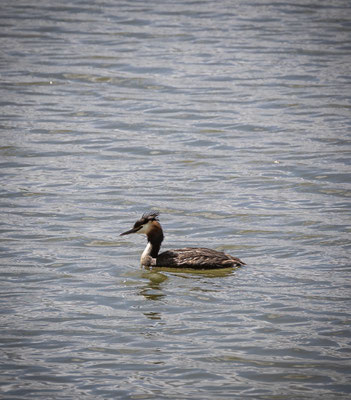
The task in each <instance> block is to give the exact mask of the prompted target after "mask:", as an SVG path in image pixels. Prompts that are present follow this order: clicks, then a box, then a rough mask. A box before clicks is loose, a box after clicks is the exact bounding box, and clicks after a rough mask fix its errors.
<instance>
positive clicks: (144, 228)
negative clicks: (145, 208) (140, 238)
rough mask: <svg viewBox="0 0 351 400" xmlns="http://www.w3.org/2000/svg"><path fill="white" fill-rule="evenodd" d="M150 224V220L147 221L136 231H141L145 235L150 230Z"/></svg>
mask: <svg viewBox="0 0 351 400" xmlns="http://www.w3.org/2000/svg"><path fill="white" fill-rule="evenodd" d="M150 225H151V222H148V223H147V224H145V225H143V227H142V228H141V229H139V230H138V232H137V233H143V234H144V235H146V234H147V233H148V232H149V230H150Z"/></svg>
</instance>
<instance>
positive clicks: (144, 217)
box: [134, 211, 160, 228]
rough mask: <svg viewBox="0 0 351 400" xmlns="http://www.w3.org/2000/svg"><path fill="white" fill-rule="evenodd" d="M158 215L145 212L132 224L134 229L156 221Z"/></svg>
mask: <svg viewBox="0 0 351 400" xmlns="http://www.w3.org/2000/svg"><path fill="white" fill-rule="evenodd" d="M159 215H160V213H159V212H158V211H148V212H145V213H144V214H143V215H142V217H141V218H140V219H139V220H138V221H137V222H136V223H135V224H134V228H138V227H139V226H141V225H144V224H146V223H147V222H149V221H158V216H159Z"/></svg>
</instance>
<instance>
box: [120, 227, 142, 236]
mask: <svg viewBox="0 0 351 400" xmlns="http://www.w3.org/2000/svg"><path fill="white" fill-rule="evenodd" d="M138 230H139V227H138V228H132V229H129V231H126V232H123V233H121V234H120V235H119V236H123V235H129V234H130V233H136V232H138Z"/></svg>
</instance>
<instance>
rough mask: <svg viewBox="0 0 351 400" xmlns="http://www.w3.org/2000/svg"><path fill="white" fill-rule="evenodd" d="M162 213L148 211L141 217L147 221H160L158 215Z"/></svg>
mask: <svg viewBox="0 0 351 400" xmlns="http://www.w3.org/2000/svg"><path fill="white" fill-rule="evenodd" d="M159 215H160V212H159V211H147V212H145V213H144V214H143V216H142V217H141V219H143V220H144V221H145V222H147V221H158V216H159Z"/></svg>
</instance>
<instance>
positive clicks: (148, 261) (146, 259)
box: [140, 242, 153, 267]
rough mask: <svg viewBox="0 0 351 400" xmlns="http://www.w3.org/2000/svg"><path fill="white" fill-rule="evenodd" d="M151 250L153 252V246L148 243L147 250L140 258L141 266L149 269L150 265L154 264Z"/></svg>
mask: <svg viewBox="0 0 351 400" xmlns="http://www.w3.org/2000/svg"><path fill="white" fill-rule="evenodd" d="M151 250H152V244H151V243H150V242H147V245H146V247H145V250H144V251H143V254H142V255H141V257H140V264H141V265H142V266H144V267H149V266H150V265H152V264H153V259H152V257H151V255H150V254H151Z"/></svg>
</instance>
